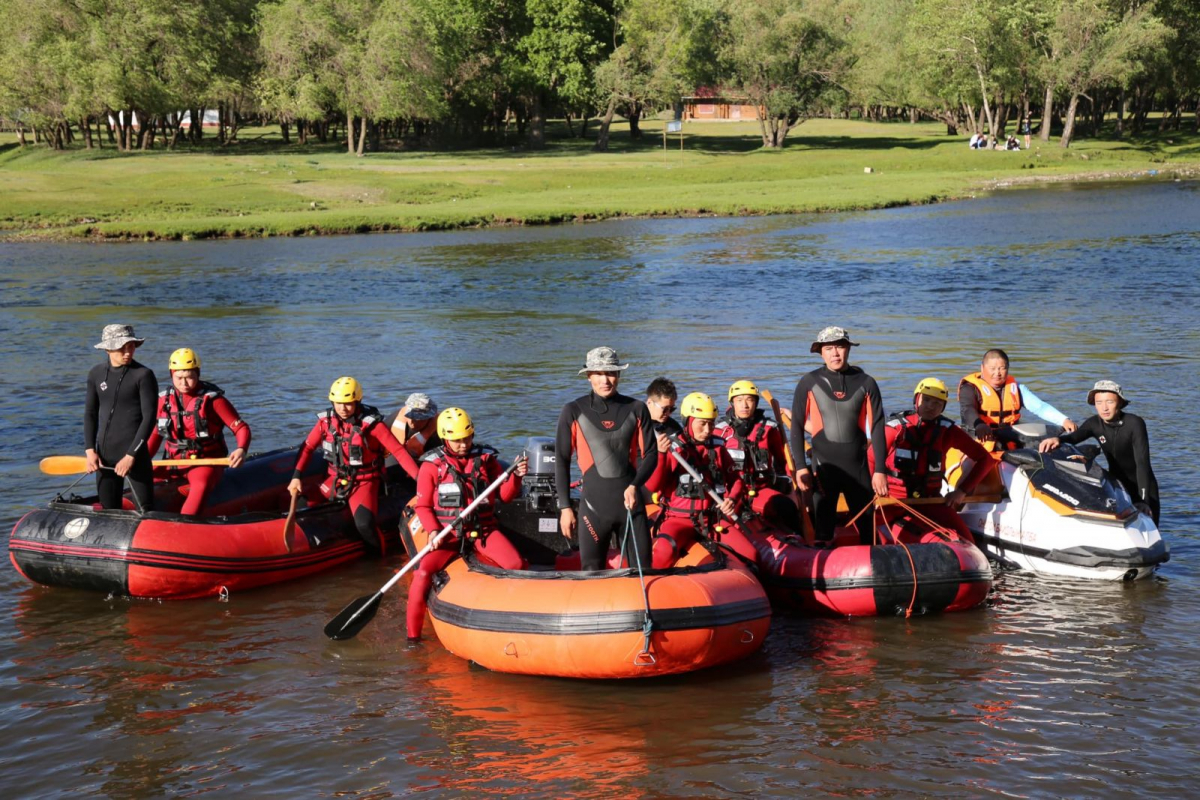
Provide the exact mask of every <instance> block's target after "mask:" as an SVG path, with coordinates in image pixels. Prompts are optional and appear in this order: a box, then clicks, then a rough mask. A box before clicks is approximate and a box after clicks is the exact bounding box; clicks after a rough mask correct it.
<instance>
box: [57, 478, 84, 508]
mask: <svg viewBox="0 0 1200 800" xmlns="http://www.w3.org/2000/svg"><path fill="white" fill-rule="evenodd" d="M91 474H92V473H90V472H85V473H83V474H82V475H80V476H79V477H78V478H76V479H75V482H74V483H72V484H71V485H70V486H68V487H67V488H65V489H63V490H62V491H61V492H59V493H58V494H56V495H55V496H54V497H55V499H56V500H58V501H59V502H60V503H65V502H66V499H65V498H64V497H63V495H64V494H66V493H67V492H69V491H71V490H72V489H74V488H75V487H76V486H78V485H79V482H80V481H82V480H83V479H84V478H86V477H87V476H88V475H91Z"/></svg>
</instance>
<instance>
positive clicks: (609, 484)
mask: <svg viewBox="0 0 1200 800" xmlns="http://www.w3.org/2000/svg"><path fill="white" fill-rule="evenodd" d="M656 441H657V440H656V439H655V437H654V422H653V421H652V420H651V419H650V411H649V409H647V408H646V404H645V403H643V402H642V401H641V400H634V399H633V398H632V397H626V396H625V395H623V394H617V393H613V395H612V396H611V397H608V398H604V397H600V396H599V395H597V394H596V393H595V392H588V393H587V394H586V395H584V396H583V397H580V398H579V399H578V400H572V401H571V402H570V403H567V404H566V405H565V406H563V410H562V413H561V414H560V415H559V417H558V431H557V435H556V436H555V452H556V453H557V454H558V457H557V459H556V462H555V465H554V470H555V486H556V491H557V494H558V509H559V510H560V511H562V510H563V509H566V508H570V507H571V454H572V453H574V454H575V458H576V460H577V461H578V462H579V471H580V472H581V473H583V482H582V484H581V486H580V491H579V525H578V532H579V557H580V562H581V566H582V568H583V569H585V570H597V569H601V568H602V567H603V566H604V562H605V559H606V557H607V555H608V546H609V542H610V541H611V539H612V536H613V534H614V533H616V534H617V536H620V535H621V534H622V533H624V531H625V517H626V512H625V489H626V488H628V487H629V486H631V485H632V486H637V487H641V486H643V485H645V483H646V481H647V480H649V479H650V475H651V474H652V473H653V472H654V467H655V465H656V464H657V463H658V447H657V444H656ZM632 515H633V535H634V537H635V542H636V544H637V555H638V556H639V559H638V560H639V561H640V563H641V564H642V566H643V568H644V567H649V566H650V532H649V528H648V526H647V524H646V509H645V508H643V507H642V506H641V504H640V503H639V504H638V506H637V507H636V508H634V509H633V511H632ZM627 556H628V557H629V561H630V563H633V556H634V554H633V553H627Z"/></svg>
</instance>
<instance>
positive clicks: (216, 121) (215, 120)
mask: <svg viewBox="0 0 1200 800" xmlns="http://www.w3.org/2000/svg"><path fill="white" fill-rule="evenodd" d="M179 124H180V125H182V126H183V127H185V128H187V127H190V126H191V124H192V112H190V111H185V112H183V117H182V118H181V119H180V120H179ZM200 126H201V127H203V128H219V127H221V118H220V117H219V116H217V110H216V109H215V108H206V109H204V113H202V114H201V115H200Z"/></svg>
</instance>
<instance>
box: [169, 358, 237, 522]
mask: <svg viewBox="0 0 1200 800" xmlns="http://www.w3.org/2000/svg"><path fill="white" fill-rule="evenodd" d="M167 369H168V370H169V371H170V374H171V386H170V387H168V388H166V389H164V390H163V391H162V392H160V393H159V396H158V411H157V413H156V414H155V417H156V420H157V425H156V427H155V429H154V431H153V432H152V433H151V434H150V441H149V442H148V443H147V445H146V446H147V449H149V451H150V455H151V456H153V455H154V454H155V453H157V452H158V448H159V446H160V445H162V444H163V443H164V442H165V443H166V447H165V448H164V453H165V454H166V456H167V458H170V459H185V458H220V457H222V456H229V466H230V467H233V468H234V469H236V468H238V467H240V466H241V465H242V461H243V460H244V459H245V457H246V451H247V450H249V449H250V426H249V425H247V424H246V423H245V421H244V420H242V418H241V416H240V415H239V414H238V412H237V409H236V408H234V407H233V404H232V403H230V402H229V400H228V399H226V397H225V392H224V391H222V390H221V387H220V386H217V385H216V384H213V383H209V382H208V381H202V380H200V357H199V356H198V355H196V353H195V351H193V350H192V349H191V348H188V347H181V348H179V349H178V350H176V351H175V352H174V353H171V358H170V359H169V360H168V361H167ZM226 427H228V428H229V430H231V431H233V435H234V436H235V437H237V448H236V449H235V450H234V451H233V452H232V453H230V452H229V446H228V445H227V444H226V443H225V434H224V430H225V428H226ZM172 472H173V473H175V474H180V473H182V475H183V476H184V477H186V478H187V482H188V487H189V488H188V495H187V498H186V499H185V500H184V501H183V508H182V509H180V512H179V513H181V514H188V515H191V514H199V513H201V512H202V511H203V510H204V503H205V501H206V500H207V499H208V495H209V493H210V492H212V490H213V489H214V488H215V487H216V485H217V484H218V483H220V482H221V476H222V475H224V474H225V468H224V467H216V466H196V467H180V468H178V469H177V470H176V469H172Z"/></svg>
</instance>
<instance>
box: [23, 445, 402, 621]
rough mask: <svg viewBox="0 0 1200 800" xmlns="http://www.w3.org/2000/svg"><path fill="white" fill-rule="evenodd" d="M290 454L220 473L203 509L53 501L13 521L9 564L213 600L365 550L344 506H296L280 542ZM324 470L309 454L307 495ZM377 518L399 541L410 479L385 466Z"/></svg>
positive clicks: (159, 500) (82, 582)
mask: <svg viewBox="0 0 1200 800" xmlns="http://www.w3.org/2000/svg"><path fill="white" fill-rule="evenodd" d="M295 461H296V451H295V450H294V449H290V450H279V451H275V452H272V453H267V454H264V455H261V456H257V457H255V458H251V459H249V460H247V461H246V463H245V464H244V465H243V466H241V467H239V468H238V469H229V470H226V472H225V474H224V476H223V477H222V480H221V483H220V484H219V485H218V486H217V488H216V489H215V490H214V491H213V496H212V498H211V500H210V502H209V507H210V513H211V515H206V516H204V517H184V516H182V515H180V514H178V513H172V512H169V511H168V512H163V511H152V512H149V513H146V514H140V513H138V512H136V511H133V510H122V511H115V510H114V511H105V510H101V509H99V508H98V507H97V506H96V504H95V498H94V497H89V498H81V497H76V496H72V497H70V498H66V499H63V498H61V497H60V498H56V499H55V500H54V502H51V503H50V504H49V505H48V506H47V507H46V508H43V509H38V510H36V511H31V512H30V513H28V514H26V515H25V516H24V517H22V518H21V520H20V521H19V522H17V524H16V526H15V527H14V528H13V531H12V535H11V536H10V538H9V543H8V552H9V557H10V559H11V560H12V563H13V566H15V567H16V568H17V570H18V571H19V572H20V573H21V574H22V575H23V576H25V577H26V578H27V579H29V580H31V581H34V582H36V583H41V584H45V585H47V586H64V587H71V588H76V589H93V590H96V591H101V592H106V593H109V594H114V595H120V596H128V597H154V598H168V599H187V598H195V597H213V596H218V595H222V594H227V593H229V592H236V591H241V590H243V589H252V588H254V587H257V586H265V585H267V584H271V583H279V582H281V581H287V580H293V579H295V578H301V577H304V576H306V575H312V574H314V573H317V572H321V571H324V570H327V569H331V568H333V567H336V566H338V565H339V564H344V563H346V562H348V561H352V560H354V559H356V558H359V557H360V556H362V555H363V554H364V553H365V552H366V549H365V547H364V545H363V543H362V541H361V540H360V539H359V538H358V535H357V533H356V532H355V530H354V524H353V521H352V520H351V519H350V515H349V513H348V512H347V510H346V507H345V505H344V504H341V503H336V504H330V503H321V504H317V505H313V506H312V507H309V508H305V509H302V510H299V511H297V513H296V524H295V527H294V529H293V531H292V535H291V537H290V541H287V542H285V541H284V538H283V532H284V527H285V526H284V521H285V519H286V517H287V508H288V501H289V495H288V494H287V491H286V486H287V483H288V481H289V480H290V479H291V476H292V468H293V466H294V464H295ZM324 474H325V463H324V461H322V460H321V459H320V458H319V457H316V458H314V459H313V460H312V463H310V465H309V467H308V469H306V471H305V475H304V485H305V494H306V495H307V496H309V497H315V496H317V495H316V493H315V486H316V485H317V484H319V483H320V481H321V480H322V478H323V476H324ZM388 485H389V494H388V495H387V496H386V497H385V498H383V499H382V502H381V504H380V522H381V527H382V528H383V530H384V532H385V534H390V536H391V541H392V542H396V541H398V537H397V536H396V526H397V522H398V520H399V515H400V509H401V508H402V507H403V505H404V503H405V502H407V500H408V499H409V498H410V497H411V496H412V493H413V486H412V482H411V481H410V480H409V479H408V478H407V476H403V473H400V472H399V470H398V468H396V467H393V468H392V470H391V471H390V472H389V475H388ZM181 503H182V497H181V496H180V486H179V484H178V483H171V482H167V483H162V484H158V485H156V487H155V504H156V507H157V508H172V507H174V508H176V509H178V507H179V506H180V504H181Z"/></svg>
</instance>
